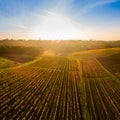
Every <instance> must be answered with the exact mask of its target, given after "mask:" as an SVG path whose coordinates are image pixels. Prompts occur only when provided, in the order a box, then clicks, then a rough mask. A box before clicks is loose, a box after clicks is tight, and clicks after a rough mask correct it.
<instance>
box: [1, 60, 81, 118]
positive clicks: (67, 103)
mask: <svg viewBox="0 0 120 120" xmlns="http://www.w3.org/2000/svg"><path fill="white" fill-rule="evenodd" d="M37 64H38V63H37ZM39 64H41V63H39ZM46 64H48V63H46ZM57 64H58V63H57ZM51 68H52V65H51V63H49V69H41V68H39V67H32V66H26V67H21V68H17V69H9V70H6V71H2V72H1V73H0V75H1V76H2V77H1V78H0V90H1V92H0V103H1V104H0V108H1V109H0V119H5V120H7V119H18V120H21V119H26V120H28V119H29V120H33V119H34V120H38V119H43V120H44V119H45V120H55V119H56V120H64V119H66V120H67V119H71V120H72V119H74V120H78V119H79V120H80V119H82V112H81V107H80V106H81V104H80V97H79V95H78V88H77V83H78V81H79V80H80V78H79V72H78V69H77V63H76V61H75V60H73V59H68V60H67V62H66V63H65V64H63V67H62V69H63V70H61V69H60V71H58V70H57V68H56V69H55V70H53V69H51ZM71 70H72V71H71Z"/></svg>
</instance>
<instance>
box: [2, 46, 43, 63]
mask: <svg viewBox="0 0 120 120" xmlns="http://www.w3.org/2000/svg"><path fill="white" fill-rule="evenodd" d="M42 52H43V49H42V48H37V47H23V46H5V45H2V46H0V56H1V57H4V58H7V59H10V60H13V61H16V62H20V63H23V62H27V61H30V60H33V59H35V57H37V56H39V55H40V54H42Z"/></svg>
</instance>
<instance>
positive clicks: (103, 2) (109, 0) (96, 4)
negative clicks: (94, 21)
mask: <svg viewBox="0 0 120 120" xmlns="http://www.w3.org/2000/svg"><path fill="white" fill-rule="evenodd" d="M117 1H118V0H100V1H97V2H94V3H92V4H89V5H86V6H85V7H84V8H83V9H82V10H81V12H80V13H79V14H78V15H77V16H80V15H85V14H87V13H88V12H90V11H92V10H93V9H94V8H96V7H100V6H104V5H107V4H110V3H114V2H117Z"/></svg>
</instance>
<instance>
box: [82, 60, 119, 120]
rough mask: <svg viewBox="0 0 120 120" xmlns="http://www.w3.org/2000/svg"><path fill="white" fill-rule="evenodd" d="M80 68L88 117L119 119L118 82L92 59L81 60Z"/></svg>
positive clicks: (100, 119) (107, 119)
mask: <svg viewBox="0 0 120 120" xmlns="http://www.w3.org/2000/svg"><path fill="white" fill-rule="evenodd" d="M82 69H83V74H82V76H83V78H84V80H85V90H86V100H87V109H88V112H89V115H90V119H91V120H93V119H94V120H96V119H99V120H103V119H106V120H119V119H120V99H119V98H120V88H119V84H117V82H116V81H115V80H113V79H112V78H111V76H110V75H108V74H107V73H106V71H104V70H103V69H102V68H101V66H100V65H99V64H98V63H97V62H96V60H94V59H90V60H89V59H87V60H84V61H82Z"/></svg>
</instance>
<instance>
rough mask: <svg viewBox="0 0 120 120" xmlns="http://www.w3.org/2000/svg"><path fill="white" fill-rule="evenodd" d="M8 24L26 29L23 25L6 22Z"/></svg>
mask: <svg viewBox="0 0 120 120" xmlns="http://www.w3.org/2000/svg"><path fill="white" fill-rule="evenodd" d="M8 25H11V26H15V27H18V28H22V29H26V28H27V27H26V26H24V25H17V24H8Z"/></svg>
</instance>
